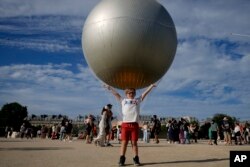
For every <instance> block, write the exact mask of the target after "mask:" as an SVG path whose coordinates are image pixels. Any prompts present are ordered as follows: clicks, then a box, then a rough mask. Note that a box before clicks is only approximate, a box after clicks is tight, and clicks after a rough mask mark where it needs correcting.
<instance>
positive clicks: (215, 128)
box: [211, 120, 219, 145]
mask: <svg viewBox="0 0 250 167" xmlns="http://www.w3.org/2000/svg"><path fill="white" fill-rule="evenodd" d="M218 133H219V127H218V124H217V123H216V122H214V120H212V121H211V134H212V136H211V138H212V139H213V143H214V144H215V145H217V138H218ZM211 144H212V143H211Z"/></svg>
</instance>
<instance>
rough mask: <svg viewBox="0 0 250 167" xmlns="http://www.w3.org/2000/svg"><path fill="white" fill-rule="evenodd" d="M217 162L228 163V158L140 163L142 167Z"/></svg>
mask: <svg viewBox="0 0 250 167" xmlns="http://www.w3.org/2000/svg"><path fill="white" fill-rule="evenodd" d="M217 161H229V158H220V159H219V158H212V159H198V160H183V161H166V162H150V163H142V165H157V164H172V163H173V164H174V163H201V162H203V163H204V162H217Z"/></svg>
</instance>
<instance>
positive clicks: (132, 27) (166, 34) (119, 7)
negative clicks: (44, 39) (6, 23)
mask: <svg viewBox="0 0 250 167" xmlns="http://www.w3.org/2000/svg"><path fill="white" fill-rule="evenodd" d="M176 47H177V37H176V30H175V26H174V23H173V20H172V18H171V16H170V15H169V13H168V12H167V10H166V9H165V8H164V7H163V6H162V5H161V4H159V3H158V2H156V1H155V0H102V1H101V2H100V3H99V4H98V5H97V6H96V7H95V8H94V9H93V10H92V11H91V13H90V14H89V16H88V18H87V20H86V22H85V25H84V27H83V33H82V48H83V52H84V56H85V59H86V60H87V63H88V65H89V66H90V67H91V69H92V70H93V72H94V73H95V74H96V76H97V77H98V78H99V79H101V80H102V81H103V82H105V83H106V84H108V85H111V86H113V87H116V88H119V89H125V88H128V87H133V88H136V89H138V88H144V87H146V86H148V85H150V84H152V83H155V82H157V81H158V80H159V79H160V78H161V77H162V76H163V75H164V74H165V73H166V72H167V70H168V68H169V67H170V65H171V63H172V61H173V59H174V56H175V52H176Z"/></svg>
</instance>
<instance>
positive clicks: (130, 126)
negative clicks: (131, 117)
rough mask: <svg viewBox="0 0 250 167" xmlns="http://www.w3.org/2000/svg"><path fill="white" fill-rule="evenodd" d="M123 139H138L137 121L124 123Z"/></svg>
mask: <svg viewBox="0 0 250 167" xmlns="http://www.w3.org/2000/svg"><path fill="white" fill-rule="evenodd" d="M121 130H122V132H121V133H122V134H121V139H122V140H125V141H129V140H131V141H138V136H139V125H138V123H136V122H132V123H122V128H121Z"/></svg>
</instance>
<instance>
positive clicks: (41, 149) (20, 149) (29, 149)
mask: <svg viewBox="0 0 250 167" xmlns="http://www.w3.org/2000/svg"><path fill="white" fill-rule="evenodd" d="M48 150H73V148H71V147H12V148H0V151H48Z"/></svg>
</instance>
